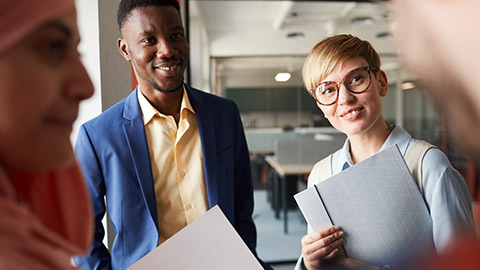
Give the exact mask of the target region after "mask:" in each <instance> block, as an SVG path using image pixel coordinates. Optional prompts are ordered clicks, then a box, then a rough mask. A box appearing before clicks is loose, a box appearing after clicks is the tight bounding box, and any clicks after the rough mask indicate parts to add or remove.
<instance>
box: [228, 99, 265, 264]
mask: <svg viewBox="0 0 480 270" xmlns="http://www.w3.org/2000/svg"><path fill="white" fill-rule="evenodd" d="M234 108H235V116H234V117H235V121H233V123H235V124H234V125H235V127H234V128H235V131H236V134H235V141H234V159H235V160H234V164H235V167H234V168H235V169H234V174H235V193H236V194H235V226H234V227H235V229H236V231H237V232H238V234H239V235H240V237H241V238H242V239H243V241H244V242H245V243H246V244H247V246H248V247H249V248H250V250H251V251H252V252H253V254H254V255H255V257H257V258H258V256H257V253H256V246H257V231H256V228H255V224H254V222H253V219H252V213H253V182H252V172H251V168H250V153H249V151H248V147H247V141H246V139H245V132H244V130H243V124H242V121H241V119H240V113H239V111H238V107H237V106H236V105H235V104H234ZM258 260H259V262H260V264H261V265H262V267H263V268H264V269H272V268H271V267H270V266H269V265H268V264H266V263H264V262H263V261H262V260H261V259H260V258H258Z"/></svg>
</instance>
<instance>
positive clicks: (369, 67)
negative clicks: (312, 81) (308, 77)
mask: <svg viewBox="0 0 480 270" xmlns="http://www.w3.org/2000/svg"><path fill="white" fill-rule="evenodd" d="M361 69H363V70H366V71H367V73H368V79H369V80H370V81H369V82H368V85H367V87H366V88H365V89H364V90H362V91H359V92H355V91H353V90H351V89H349V88H348V86H347V85H346V84H345V79H346V78H347V77H348V76H349V75H350V74H352V73H353V72H355V71H357V70H361ZM379 70H380V69H378V68H373V67H371V66H364V67H359V68H355V69H352V70H350V71H349V72H348V73H347V74H345V76H344V77H343V79H342V80H341V81H340V82H336V81H326V82H321V83H319V84H317V85H315V87H314V88H312V89H310V90H308V92H309V93H310V95H311V96H312V97H313V98H314V99H315V101H316V102H318V103H319V104H320V105H323V106H330V105H333V104H335V103H337V102H338V96H339V92H340V85H341V84H343V85H344V86H345V89H347V91H349V92H350V93H353V94H361V93H364V92H365V91H367V90H368V88H370V85H371V84H372V74H371V72H378V71H379ZM328 83H333V84H334V85H335V87H336V89H337V91H336V92H337V97H336V98H335V100H334V101H333V102H332V103H329V104H324V103H321V102H320V101H318V99H317V97H316V95H315V91H316V90H317V89H318V87H319V86H320V85H323V84H328Z"/></svg>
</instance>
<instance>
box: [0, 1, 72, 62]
mask: <svg viewBox="0 0 480 270" xmlns="http://www.w3.org/2000/svg"><path fill="white" fill-rule="evenodd" d="M74 6H75V0H0V55H1V54H3V53H4V52H5V51H7V50H8V49H10V48H12V47H13V46H14V45H15V44H17V42H20V41H21V40H22V39H23V38H25V36H26V35H28V34H29V33H31V32H32V31H34V30H35V29H36V28H38V27H39V26H41V24H43V23H45V22H47V21H48V20H50V19H52V18H54V17H55V16H58V15H60V14H62V13H63V12H66V11H67V10H68V9H69V8H72V7H74Z"/></svg>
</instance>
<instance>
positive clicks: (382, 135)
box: [348, 119, 393, 164]
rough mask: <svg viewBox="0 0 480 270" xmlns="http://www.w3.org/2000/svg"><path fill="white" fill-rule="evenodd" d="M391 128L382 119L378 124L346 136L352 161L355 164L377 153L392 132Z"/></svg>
mask: <svg viewBox="0 0 480 270" xmlns="http://www.w3.org/2000/svg"><path fill="white" fill-rule="evenodd" d="M392 129H393V128H392V127H390V126H389V125H387V123H385V121H383V119H382V120H381V122H380V123H379V124H378V125H376V126H374V127H372V128H370V129H369V130H368V131H365V132H363V133H360V134H356V135H351V136H348V140H349V141H350V156H351V157H352V162H353V163H354V164H357V163H358V162H360V161H362V160H364V159H367V158H369V157H371V156H373V155H374V154H376V153H378V151H380V148H382V146H383V144H384V143H385V141H386V140H387V138H388V136H389V135H390V133H391V132H392Z"/></svg>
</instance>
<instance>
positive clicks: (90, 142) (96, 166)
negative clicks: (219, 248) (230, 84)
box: [75, 85, 268, 269]
mask: <svg viewBox="0 0 480 270" xmlns="http://www.w3.org/2000/svg"><path fill="white" fill-rule="evenodd" d="M185 87H186V91H187V93H188V97H189V99H190V102H191V104H192V106H193V108H194V110H195V113H196V117H197V122H198V128H199V132H200V138H201V143H202V152H203V158H204V169H205V180H206V188H207V195H208V203H209V207H213V206H214V205H216V204H218V205H219V206H220V208H221V209H222V211H223V212H224V214H225V215H226V216H227V218H228V220H229V221H230V222H231V223H232V225H233V226H234V227H235V229H236V231H237V232H238V233H239V235H240V236H241V237H242V239H243V240H244V241H245V243H246V244H247V246H248V247H249V248H250V250H251V251H252V252H253V253H254V254H255V256H256V252H255V247H256V230H255V225H254V223H253V220H252V211H253V188H252V180H251V171H250V158H249V152H248V148H247V145H246V140H245V134H244V131H243V127H242V123H241V120H240V115H239V112H238V108H237V106H236V105H235V103H234V102H233V101H230V100H227V99H224V98H221V97H218V96H215V95H212V94H208V93H205V92H203V91H200V90H196V89H193V88H191V87H189V86H187V85H186V86H185ZM137 91H138V87H137V89H135V91H133V92H132V93H131V94H130V95H128V96H127V97H126V98H124V99H123V100H121V101H120V102H118V103H117V104H115V105H114V106H112V107H111V108H109V109H108V110H106V111H105V112H103V113H102V114H100V115H99V116H98V117H96V118H94V119H92V120H90V121H89V122H87V123H85V124H83V125H82V126H81V128H80V132H79V135H78V138H77V142H76V146H75V152H76V155H77V158H78V160H79V162H80V165H81V167H82V169H83V172H84V176H85V179H86V182H87V185H88V187H89V190H90V193H91V197H92V200H93V207H94V211H95V239H94V243H93V246H92V248H91V251H90V254H89V255H88V256H87V257H84V258H76V259H75V261H76V262H77V264H79V265H80V266H82V267H83V268H84V269H126V268H127V267H129V266H130V265H132V264H133V263H135V262H136V261H137V260H139V259H140V258H142V257H143V256H144V255H146V254H147V253H148V252H150V251H152V250H153V249H155V248H156V247H157V243H158V230H157V222H158V218H157V209H156V202H155V191H154V187H153V178H152V169H151V163H150V155H149V151H148V146H147V140H146V136H145V129H144V124H143V120H142V112H141V110H140V106H139V104H138V98H137ZM105 196H106V202H107V206H108V212H109V216H110V220H111V222H112V225H113V231H114V232H115V240H114V242H113V247H112V249H111V253H109V252H108V250H107V248H106V247H105V246H104V245H103V244H102V239H103V237H104V234H105V232H104V228H103V226H102V223H101V220H102V218H103V217H104V215H105V210H106V209H105V203H104V197H105ZM261 263H262V264H263V262H261ZM266 267H267V268H268V266H266Z"/></svg>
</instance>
